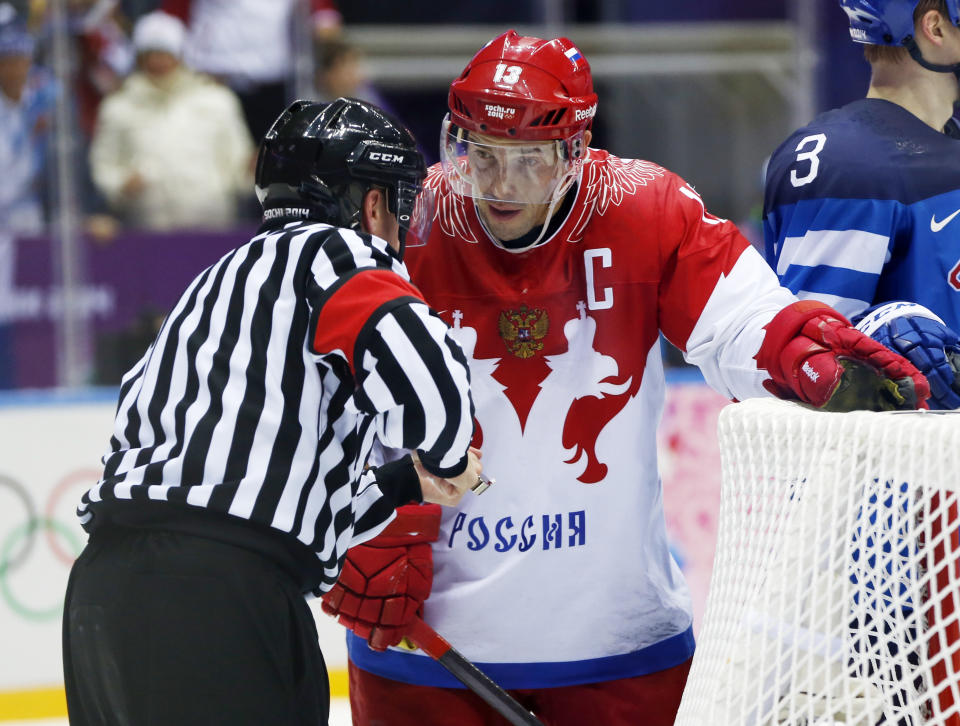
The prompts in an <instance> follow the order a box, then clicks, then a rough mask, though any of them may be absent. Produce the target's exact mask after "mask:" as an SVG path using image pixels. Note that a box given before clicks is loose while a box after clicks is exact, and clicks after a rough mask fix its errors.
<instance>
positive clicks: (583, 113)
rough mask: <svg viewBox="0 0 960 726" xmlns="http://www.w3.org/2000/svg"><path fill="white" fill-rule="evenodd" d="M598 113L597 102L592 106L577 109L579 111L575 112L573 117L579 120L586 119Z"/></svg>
mask: <svg viewBox="0 0 960 726" xmlns="http://www.w3.org/2000/svg"><path fill="white" fill-rule="evenodd" d="M596 115H597V104H593V105H592V106H591V107H590V108H585V109H582V110H577V112H576V113H574V115H573V117H574V119H575V120H577V121H583V120H584V119H588V118H593V117H594V116H596Z"/></svg>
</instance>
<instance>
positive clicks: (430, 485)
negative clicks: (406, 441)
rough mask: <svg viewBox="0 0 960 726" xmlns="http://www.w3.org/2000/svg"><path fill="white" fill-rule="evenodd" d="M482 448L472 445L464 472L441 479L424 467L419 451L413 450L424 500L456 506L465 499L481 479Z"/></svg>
mask: <svg viewBox="0 0 960 726" xmlns="http://www.w3.org/2000/svg"><path fill="white" fill-rule="evenodd" d="M481 456H483V454H481V453H480V449H478V448H476V447H474V446H471V447H470V450H469V451H468V452H467V468H466V469H464V470H463V473H461V474H458V475H457V476H455V477H453V478H451V479H441V478H440V477H438V476H434V475H433V474H431V473H430V472H429V471H427V470H426V469H424V468H423V465H422V464H421V463H420V458H419V457H418V456H417V452H415V451H414V452H413V464H414V466H415V467H416V469H417V475H418V476H419V477H420V491H421V492H422V493H423V501H425V502H431V503H433V504H443V505H444V506H447V507H455V506H456V505H457V504H459V503H460V500H461V499H463V495H464V494H466V493H467V492H468V491H469V490H470V489H471V488H473V487H474V486H476V484H477V481H478V480H479V479H480V472H481V471H483V465H482V464H481V463H480V457H481Z"/></svg>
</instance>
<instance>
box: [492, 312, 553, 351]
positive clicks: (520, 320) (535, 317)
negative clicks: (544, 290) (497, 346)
mask: <svg viewBox="0 0 960 726" xmlns="http://www.w3.org/2000/svg"><path fill="white" fill-rule="evenodd" d="M497 327H498V328H499V329H500V337H501V338H503V342H504V343H505V344H506V346H507V350H509V351H510V352H511V353H513V354H514V355H515V356H517V357H518V358H532V357H533V356H534V355H536V354H537V352H539V351H541V350H543V339H544V338H545V337H546V335H547V331H548V330H549V329H550V318H549V317H548V316H547V311H546V310H543V309H541V308H528V307H527V306H526V305H521V306H520V309H519V310H504V311H502V312H501V313H500V317H499V318H498V320H497Z"/></svg>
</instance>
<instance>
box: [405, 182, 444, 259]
mask: <svg viewBox="0 0 960 726" xmlns="http://www.w3.org/2000/svg"><path fill="white" fill-rule="evenodd" d="M435 209H436V205H435V204H434V191H433V189H429V188H424V187H421V186H420V185H418V184H411V183H410V182H404V181H402V182H398V183H397V222H398V223H399V224H400V235H399V236H400V241H401V242H403V244H404V246H406V247H422V246H423V245H425V244H426V243H427V237H429V236H430V227H431V226H432V224H433V216H434V210H435Z"/></svg>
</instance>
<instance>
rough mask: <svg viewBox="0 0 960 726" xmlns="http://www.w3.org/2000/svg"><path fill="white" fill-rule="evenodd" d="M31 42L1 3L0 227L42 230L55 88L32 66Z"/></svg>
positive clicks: (10, 8)
mask: <svg viewBox="0 0 960 726" xmlns="http://www.w3.org/2000/svg"><path fill="white" fill-rule="evenodd" d="M33 52H34V39H33V37H32V36H31V35H30V34H29V33H28V32H27V28H26V24H25V23H24V22H23V21H22V20H21V18H20V17H19V16H18V15H17V13H16V11H15V10H14V9H13V6H12V5H10V4H8V3H2V4H0V169H2V170H3V177H4V178H3V181H4V183H3V184H0V227H2V228H3V231H6V232H9V233H12V234H39V233H41V232H42V231H43V228H44V206H45V192H44V189H45V181H46V180H45V174H44V170H45V168H46V157H47V153H48V146H49V140H50V136H51V134H50V129H51V127H52V124H53V115H54V108H55V105H56V97H57V92H58V85H57V82H56V80H55V79H54V77H53V74H52V73H50V71H48V70H47V69H45V68H41V67H39V66H36V65H34V62H33Z"/></svg>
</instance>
